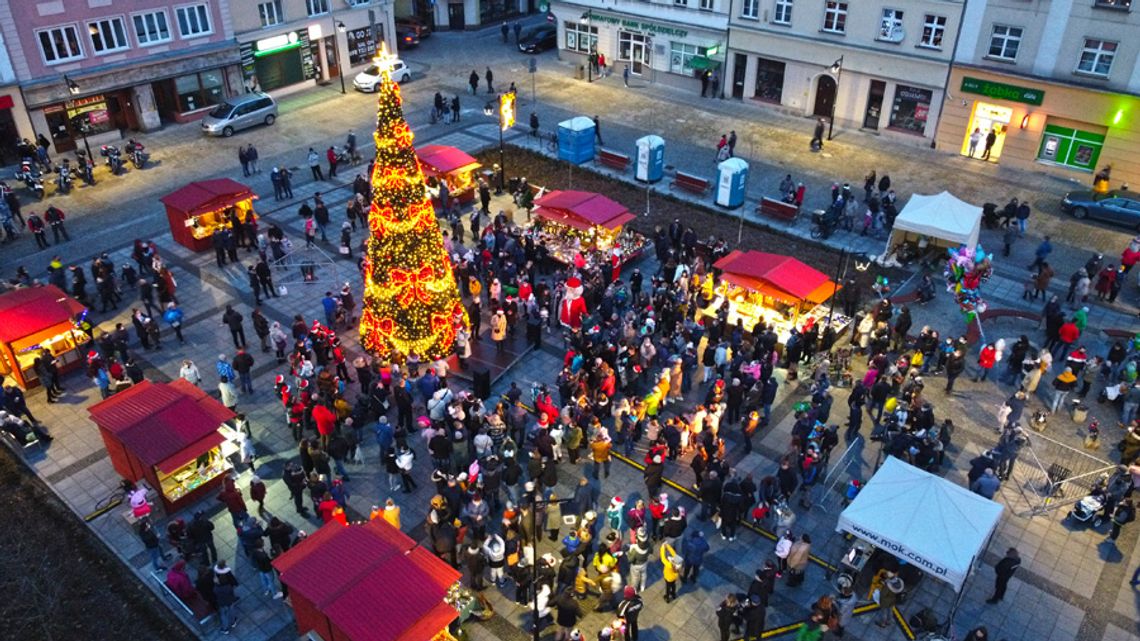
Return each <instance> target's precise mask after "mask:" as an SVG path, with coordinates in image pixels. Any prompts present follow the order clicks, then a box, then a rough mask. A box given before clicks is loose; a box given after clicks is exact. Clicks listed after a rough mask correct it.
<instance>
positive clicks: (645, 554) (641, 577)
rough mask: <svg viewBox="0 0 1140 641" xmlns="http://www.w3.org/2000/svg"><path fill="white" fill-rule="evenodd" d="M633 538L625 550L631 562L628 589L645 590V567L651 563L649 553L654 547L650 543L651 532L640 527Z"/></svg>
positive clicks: (626, 556)
mask: <svg viewBox="0 0 1140 641" xmlns="http://www.w3.org/2000/svg"><path fill="white" fill-rule="evenodd" d="M631 538H632V539H633V540H632V541H630V544H629V549H627V550H626V552H625V558H626V562H627V563H629V586H628V587H626V589H627V590H631V589H636V590H637V591H638V592H644V591H645V579H646V572H645V569H646V567H648V565H649V553H650V551H651V549H652V548H651V546H650V545H649V533H648V532H646V531H645V528H639V529H638V530H637V532H636V533H634V535H633V536H632V537H631Z"/></svg>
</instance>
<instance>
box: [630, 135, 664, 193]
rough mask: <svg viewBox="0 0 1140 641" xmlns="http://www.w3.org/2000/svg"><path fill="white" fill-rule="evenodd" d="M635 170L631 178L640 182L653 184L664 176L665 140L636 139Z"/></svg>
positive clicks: (645, 137) (644, 137) (653, 137)
mask: <svg viewBox="0 0 1140 641" xmlns="http://www.w3.org/2000/svg"><path fill="white" fill-rule="evenodd" d="M636 144H637V168H636V169H635V170H634V172H633V177H634V178H636V179H637V180H640V181H642V182H649V183H655V182H657V181H658V180H661V178H662V177H664V175H665V139H664V138H662V137H661V136H653V135H649V136H643V137H641V138H638V139H637V143H636Z"/></svg>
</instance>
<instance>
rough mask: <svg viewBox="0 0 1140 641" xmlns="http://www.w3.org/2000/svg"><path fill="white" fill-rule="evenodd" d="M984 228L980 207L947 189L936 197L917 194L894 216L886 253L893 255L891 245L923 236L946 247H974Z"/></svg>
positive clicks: (929, 241)
mask: <svg viewBox="0 0 1140 641" xmlns="http://www.w3.org/2000/svg"><path fill="white" fill-rule="evenodd" d="M981 229H982V208H981V207H978V206H976V205H971V204H970V203H968V202H965V201H962V200H959V199H958V197H957V196H955V195H954V194H951V193H950V192H947V191H944V192H942V193H940V194H935V195H933V196H923V195H921V194H915V195H913V196H911V197H910V200H908V201H907V203H906V207H903V210H902V211H901V212H899V215H898V216H897V217H896V218H895V225H894V227H892V228H891V235H890V238H888V239H887V249H886V252H885V254H890V253H891V248H893V247H895V246H896V245H897V244H899V243H901V242H903V241H906V240H915V239H918V238H921V237H924V238H926V239H927V242H928V243H932V244H936V245H940V246H943V247H957V246H959V245H965V246H966V247H970V248H973V247H975V246H976V245H977V244H978V234H979V233H980V232H981Z"/></svg>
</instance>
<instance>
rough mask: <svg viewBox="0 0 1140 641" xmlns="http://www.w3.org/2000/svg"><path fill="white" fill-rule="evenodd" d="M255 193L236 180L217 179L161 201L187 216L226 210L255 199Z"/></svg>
mask: <svg viewBox="0 0 1140 641" xmlns="http://www.w3.org/2000/svg"><path fill="white" fill-rule="evenodd" d="M253 196H254V194H253V191H252V190H251V189H250V188H249V187H246V186H245V185H243V184H241V183H239V182H238V181H236V180H230V179H229V178H217V179H214V180H201V181H198V182H193V183H190V184H189V185H186V186H185V187H183V188H181V189H179V190H177V191H174V192H171V193H169V194H167V195H165V196H163V197H162V198H159V200H160V201H161V202H162V204H164V205H166V207H167V209H175V210H177V211H180V212H183V213H185V214H186V215H187V216H200V215H202V214H205V213H208V212H211V211H217V210H219V209H224V208H226V207H229V206H230V205H233V204H236V203H239V202H241V201H243V200H247V199H249V198H253Z"/></svg>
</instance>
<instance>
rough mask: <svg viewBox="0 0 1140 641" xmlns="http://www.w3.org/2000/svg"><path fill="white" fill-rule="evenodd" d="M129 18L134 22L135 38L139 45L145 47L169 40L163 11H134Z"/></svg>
mask: <svg viewBox="0 0 1140 641" xmlns="http://www.w3.org/2000/svg"><path fill="white" fill-rule="evenodd" d="M131 20H132V21H133V22H134V24H135V40H138V42H139V45H141V46H144V47H145V46H147V45H153V44H158V43H160V42H168V41H169V40H170V26H169V25H168V24H167V23H166V12H165V11H154V12H151V13H136V14H135V15H133V16H131Z"/></svg>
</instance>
